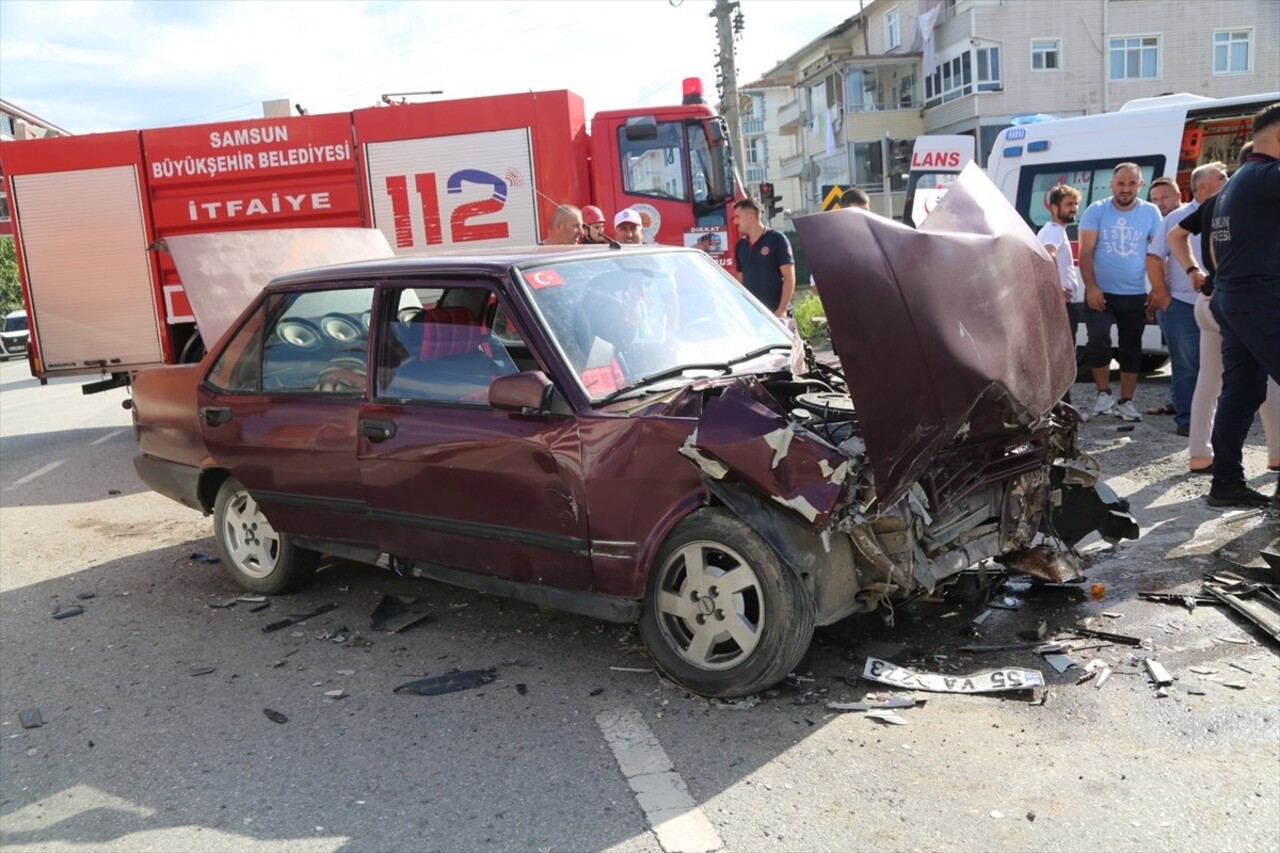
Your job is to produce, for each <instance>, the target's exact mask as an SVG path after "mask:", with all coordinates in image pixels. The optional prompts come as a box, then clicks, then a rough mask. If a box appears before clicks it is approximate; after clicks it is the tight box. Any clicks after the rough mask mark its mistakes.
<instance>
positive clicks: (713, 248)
mask: <svg viewBox="0 0 1280 853" xmlns="http://www.w3.org/2000/svg"><path fill="white" fill-rule="evenodd" d="M684 245H685V246H686V247H687V248H694V249H701V250H702V251H704V252H706V253H707V254H708V255H723V254H726V253H727V252H728V251H729V235H728V234H727V233H725V232H724V231H722V230H720V229H717V228H714V227H711V228H692V229H690V230H689V231H686V232H685V234H684Z"/></svg>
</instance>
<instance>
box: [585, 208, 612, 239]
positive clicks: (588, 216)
mask: <svg viewBox="0 0 1280 853" xmlns="http://www.w3.org/2000/svg"><path fill="white" fill-rule="evenodd" d="M582 242H584V243H608V242H609V238H608V237H607V236H605V233H604V211H603V210H601V209H600V208H598V207H596V206H595V205H594V204H589V205H587V206H586V207H584V208H582Z"/></svg>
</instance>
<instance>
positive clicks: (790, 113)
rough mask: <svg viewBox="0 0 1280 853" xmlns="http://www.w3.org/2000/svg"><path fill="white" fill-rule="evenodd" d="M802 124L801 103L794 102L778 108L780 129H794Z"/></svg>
mask: <svg viewBox="0 0 1280 853" xmlns="http://www.w3.org/2000/svg"><path fill="white" fill-rule="evenodd" d="M799 124H800V101H799V100H798V99H797V100H794V101H791V102H790V103H787V104H783V105H782V106H781V107H779V108H778V129H779V130H788V129H794V128H795V127H796V126H797V125H799Z"/></svg>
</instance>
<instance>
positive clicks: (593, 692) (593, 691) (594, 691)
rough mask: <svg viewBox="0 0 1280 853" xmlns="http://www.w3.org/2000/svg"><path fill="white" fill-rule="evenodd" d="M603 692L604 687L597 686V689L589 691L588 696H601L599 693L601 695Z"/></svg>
mask: <svg viewBox="0 0 1280 853" xmlns="http://www.w3.org/2000/svg"><path fill="white" fill-rule="evenodd" d="M603 692H604V688H603V687H597V688H596V689H594V690H592V691H591V692H590V693H588V694H587V695H588V696H599V695H600V694H601V693H603Z"/></svg>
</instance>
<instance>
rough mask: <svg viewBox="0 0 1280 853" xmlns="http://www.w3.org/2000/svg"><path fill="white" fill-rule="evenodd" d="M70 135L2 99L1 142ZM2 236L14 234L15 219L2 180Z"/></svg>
mask: <svg viewBox="0 0 1280 853" xmlns="http://www.w3.org/2000/svg"><path fill="white" fill-rule="evenodd" d="M69 135H70V131H68V130H65V129H63V128H61V127H58V126H57V125H56V124H53V123H52V122H49V121H46V120H44V119H42V118H40V117H39V116H37V115H33V114H32V113H29V112H27V111H26V110H24V109H22V108H21V107H19V106H17V105H16V104H12V103H10V102H9V101H6V100H4V99H0V142H12V141H13V140H15V139H40V138H42V137H45V136H69ZM0 236H13V219H12V217H11V216H10V215H9V196H8V193H6V192H5V188H4V182H3V181H0Z"/></svg>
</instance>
